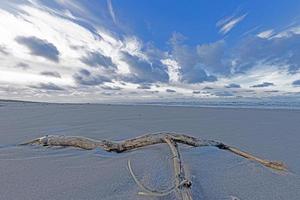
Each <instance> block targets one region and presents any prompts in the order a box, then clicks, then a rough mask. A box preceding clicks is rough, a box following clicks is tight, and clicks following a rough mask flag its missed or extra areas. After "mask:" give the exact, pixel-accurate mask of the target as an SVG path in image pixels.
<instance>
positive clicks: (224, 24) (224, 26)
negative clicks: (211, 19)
mask: <svg viewBox="0 0 300 200" xmlns="http://www.w3.org/2000/svg"><path fill="white" fill-rule="evenodd" d="M247 15H248V14H244V15H241V16H239V17H229V18H225V19H222V20H220V21H218V22H217V24H216V25H217V27H219V28H220V30H219V32H220V33H222V34H226V33H228V32H229V31H230V30H231V29H233V28H234V27H235V26H236V25H237V24H238V23H240V22H241V21H242V20H244V19H245V17H246V16H247Z"/></svg>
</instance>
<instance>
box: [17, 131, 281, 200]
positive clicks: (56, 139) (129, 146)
mask: <svg viewBox="0 0 300 200" xmlns="http://www.w3.org/2000/svg"><path fill="white" fill-rule="evenodd" d="M159 143H166V144H168V146H169V148H170V150H171V152H172V154H173V157H172V158H173V165H174V173H175V187H173V188H171V189H170V190H167V191H153V190H150V189H148V188H146V187H145V186H143V185H141V184H140V183H139V182H138V180H137V179H136V177H135V175H134V174H133V171H132V169H131V165H130V162H129V163H128V167H129V170H130V172H131V174H132V176H133V178H134V180H135V181H136V182H137V184H138V185H139V186H140V187H141V188H142V189H143V190H144V191H145V192H143V194H144V195H145V194H146V195H153V196H163V195H167V194H169V193H170V192H172V191H173V190H174V189H175V190H176V191H177V194H178V196H179V198H180V199H183V200H191V199H192V195H191V191H190V186H191V182H190V181H188V180H187V179H186V177H185V172H184V169H183V166H182V161H181V158H180V153H179V150H178V143H181V144H186V145H189V146H193V147H204V146H213V147H217V148H219V149H222V150H226V151H229V152H232V153H234V154H236V155H239V156H242V157H244V158H247V159H249V160H253V161H256V162H258V163H260V164H262V165H264V166H266V167H268V168H272V169H276V170H286V166H285V165H284V164H283V163H281V162H276V161H269V160H265V159H261V158H258V157H256V156H253V155H251V154H249V153H247V152H244V151H241V150H239V149H237V148H234V147H231V146H228V145H226V144H223V143H221V142H218V141H215V140H204V139H199V138H195V137H192V136H188V135H184V134H177V133H164V132H163V133H153V134H147V135H143V136H140V137H136V138H133V139H128V140H124V141H120V142H115V141H110V140H94V139H89V138H85V137H78V136H58V135H46V136H43V137H40V138H37V139H34V140H32V141H29V142H26V143H23V144H22V145H28V144H40V145H44V146H64V147H66V146H70V147H78V148H82V149H87V150H92V149H95V148H102V149H104V150H106V151H108V152H116V153H121V152H125V151H130V150H133V149H137V148H141V147H145V146H149V145H154V144H159Z"/></svg>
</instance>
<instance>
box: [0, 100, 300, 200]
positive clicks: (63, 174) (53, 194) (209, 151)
mask: <svg viewBox="0 0 300 200" xmlns="http://www.w3.org/2000/svg"><path fill="white" fill-rule="evenodd" d="M0 105H1V106H0V185H1V187H0V199H3V200H16V199H23V200H27V199H28V200H29V199H30V200H38V199H39V200H40V199H49V200H50V199H51V200H54V199H74V200H75V199H78V200H79V199H107V200H108V199H173V198H174V194H173V193H172V194H170V195H168V196H165V197H145V196H140V195H138V194H137V193H138V191H140V188H139V187H138V186H137V185H136V183H135V182H134V181H133V178H132V177H131V175H130V173H129V171H128V169H127V161H128V160H129V159H130V160H131V162H132V168H133V169H134V172H135V174H136V175H137V177H138V179H139V180H140V181H141V182H142V183H143V184H144V185H146V186H148V187H151V188H153V189H164V188H167V187H169V186H171V185H173V182H174V178H173V174H172V173H173V171H172V170H173V168H172V160H171V153H170V150H169V148H168V147H167V145H165V144H161V145H154V146H150V147H147V148H141V149H138V150H134V151H130V152H125V153H122V154H117V153H109V152H105V151H103V150H101V149H97V150H91V151H88V150H81V149H76V148H58V147H55V148H54V147H41V146H18V145H17V144H19V143H22V142H24V141H27V140H31V139H33V138H37V137H40V136H43V135H47V134H57V135H75V136H84V137H89V138H94V139H110V140H117V141H118V140H123V139H128V138H132V137H136V136H139V135H142V134H145V133H152V132H159V131H172V132H178V133H185V134H189V135H192V136H196V137H198V138H205V139H215V140H218V141H222V142H224V143H226V144H230V145H232V146H236V147H238V148H240V149H242V150H245V151H248V152H251V153H253V154H254V155H258V156H260V157H263V158H266V159H270V160H280V161H283V162H285V164H286V165H287V166H288V169H289V171H288V172H277V171H274V170H270V169H267V168H266V167H263V166H261V165H260V164H257V163H255V162H252V161H249V160H246V159H243V158H241V157H238V156H236V155H233V154H230V153H228V152H225V151H222V150H219V149H217V148H213V147H203V148H191V147H187V146H184V145H180V150H181V153H182V159H183V162H184V164H185V168H186V169H188V175H189V178H190V179H191V181H192V194H193V198H194V199H199V200H200V199H208V200H222V199H224V200H225V199H228V200H230V199H241V200H256V199H274V200H281V199H289V200H297V199H299V197H300V159H299V143H300V136H299V124H300V123H299V122H300V121H299V119H300V111H299V110H284V109H277V110H276V109H273V110H272V109H239V108H235V109H231V108H230V109H229V108H228V109H227V108H195V107H164V106H129V105H128V106H125V105H124V106H122V105H96V104H94V105H93V104H46V103H24V102H5V101H2V102H1V103H0Z"/></svg>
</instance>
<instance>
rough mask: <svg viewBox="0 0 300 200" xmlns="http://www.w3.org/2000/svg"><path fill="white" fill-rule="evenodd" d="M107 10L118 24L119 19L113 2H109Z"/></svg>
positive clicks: (108, 0)
mask: <svg viewBox="0 0 300 200" xmlns="http://www.w3.org/2000/svg"><path fill="white" fill-rule="evenodd" d="M107 8H108V11H109V14H110V16H111V18H112V20H113V22H114V23H115V24H116V23H117V18H116V15H115V11H114V8H113V5H112V2H111V0H107Z"/></svg>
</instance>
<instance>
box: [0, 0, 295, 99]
mask: <svg viewBox="0 0 300 200" xmlns="http://www.w3.org/2000/svg"><path fill="white" fill-rule="evenodd" d="M299 96H300V2H299V0H287V1H282V0H251V1H246V0H226V1H219V0H201V1H200V0H197V1H196V0H190V1H184V0H176V1H174V0H151V1H145V0H144V1H143V0H126V1H121V0H2V1H1V2H0V99H18V100H31V101H49V102H104V101H105V102H128V101H153V100H159V101H167V100H175V101H176V100H180V99H190V100H198V99H218V98H241V99H242V98H277V97H284V98H290V99H293V98H297V97H299Z"/></svg>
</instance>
